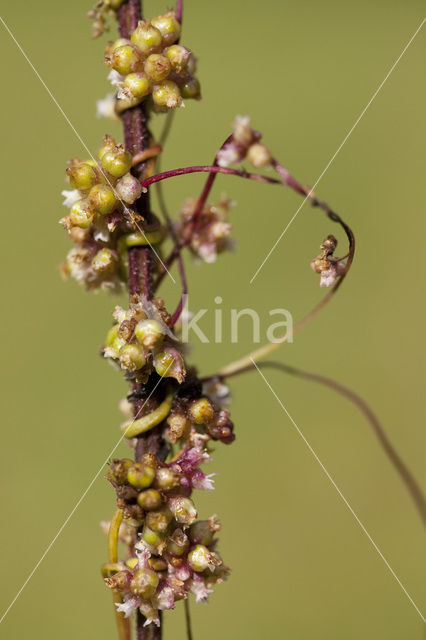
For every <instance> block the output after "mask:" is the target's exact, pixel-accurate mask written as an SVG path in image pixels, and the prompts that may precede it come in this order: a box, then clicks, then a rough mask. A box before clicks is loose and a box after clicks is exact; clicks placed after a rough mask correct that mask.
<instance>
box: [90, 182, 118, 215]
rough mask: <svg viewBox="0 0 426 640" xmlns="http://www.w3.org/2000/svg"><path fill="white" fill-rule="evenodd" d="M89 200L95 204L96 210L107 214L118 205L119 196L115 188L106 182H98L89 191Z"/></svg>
mask: <svg viewBox="0 0 426 640" xmlns="http://www.w3.org/2000/svg"><path fill="white" fill-rule="evenodd" d="M88 198H89V201H90V203H91V204H92V205H93V207H94V209H95V211H97V212H98V213H100V214H101V215H102V216H106V215H108V214H109V213H111V212H112V211H114V209H115V208H116V206H117V198H116V197H115V194H114V191H113V189H111V187H110V186H108V185H106V184H96V185H95V186H94V187H92V189H91V190H90V193H89V196H88Z"/></svg>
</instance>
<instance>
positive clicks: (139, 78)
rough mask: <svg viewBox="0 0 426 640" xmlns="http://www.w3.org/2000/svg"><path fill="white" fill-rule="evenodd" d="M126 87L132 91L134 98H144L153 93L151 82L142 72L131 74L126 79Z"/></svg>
mask: <svg viewBox="0 0 426 640" xmlns="http://www.w3.org/2000/svg"><path fill="white" fill-rule="evenodd" d="M123 84H124V87H125V88H126V89H128V91H130V93H131V94H132V96H133V97H134V98H144V97H145V96H147V95H148V94H149V93H150V91H151V82H150V80H149V78H148V76H147V75H146V73H143V72H142V71H139V72H138V73H129V74H128V75H127V76H126V77H125V79H124V83H123Z"/></svg>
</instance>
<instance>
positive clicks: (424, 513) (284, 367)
mask: <svg viewBox="0 0 426 640" xmlns="http://www.w3.org/2000/svg"><path fill="white" fill-rule="evenodd" d="M257 366H258V367H259V368H266V367H269V368H274V369H278V370H279V371H283V372H284V373H288V374H290V375H293V376H297V377H299V378H304V379H305V380H311V381H312V382H318V383H319V384H322V385H324V386H325V387H328V388H329V389H332V390H333V391H336V393H339V394H340V395H342V396H343V397H344V398H346V399H347V400H349V401H350V402H352V403H353V404H354V405H355V406H356V407H357V408H358V409H359V410H360V411H361V413H362V414H363V415H364V417H365V418H366V419H367V421H368V423H369V425H370V426H371V428H372V429H373V431H374V433H375V435H376V436H377V438H378V440H379V443H380V445H381V447H382V449H383V451H384V452H385V454H386V455H387V457H388V458H389V460H390V462H391V464H392V465H393V467H394V468H395V469H396V471H397V473H398V474H399V476H400V478H401V480H402V481H403V483H404V484H405V486H406V488H407V490H408V492H409V494H410V496H411V498H412V500H413V503H414V505H415V507H416V509H417V511H418V512H419V515H420V517H421V519H422V521H423V524H425V525H426V498H425V496H424V495H423V493H422V490H421V489H420V487H419V485H418V484H417V481H416V480H415V478H414V476H413V474H412V473H411V471H410V470H409V469H408V467H407V466H406V464H405V463H404V461H403V460H402V459H401V457H400V456H399V455H398V453H397V452H396V450H395V449H394V447H393V445H392V443H391V442H390V440H389V438H388V437H387V435H386V432H385V430H384V428H383V426H382V425H381V423H380V421H379V419H378V418H377V416H376V414H375V413H374V412H373V410H372V409H371V407H370V406H369V405H368V404H367V402H366V401H365V400H364V399H363V398H361V396H359V395H358V394H357V393H355V391H352V389H349V388H348V387H346V386H344V385H343V384H341V383H340V382H338V381H337V380H333V379H332V378H328V377H327V376H323V375H321V374H318V373H310V372H308V371H303V370H302V369H298V368H296V367H293V366H290V365H288V364H284V363H281V362H273V361H263V362H259V364H258V365H257ZM251 370H253V367H251V366H247V367H246V368H245V369H240V371H239V372H238V373H243V372H244V371H251ZM236 373H237V372H235V373H230V374H219V376H218V377H219V378H220V379H221V380H225V379H227V378H230V377H232V376H234V375H236Z"/></svg>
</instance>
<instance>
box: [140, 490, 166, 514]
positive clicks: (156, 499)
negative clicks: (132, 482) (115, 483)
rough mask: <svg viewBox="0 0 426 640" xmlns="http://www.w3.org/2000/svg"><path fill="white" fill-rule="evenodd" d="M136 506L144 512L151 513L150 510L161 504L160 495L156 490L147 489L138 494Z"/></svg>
mask: <svg viewBox="0 0 426 640" xmlns="http://www.w3.org/2000/svg"><path fill="white" fill-rule="evenodd" d="M137 500H138V505H139V506H140V507H142V509H145V511H151V510H152V509H158V507H160V506H161V503H162V502H163V500H162V498H161V494H160V492H159V491H157V490H156V489H147V490H146V491H141V492H140V493H139V494H138V498H137Z"/></svg>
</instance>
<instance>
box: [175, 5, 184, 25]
mask: <svg viewBox="0 0 426 640" xmlns="http://www.w3.org/2000/svg"><path fill="white" fill-rule="evenodd" d="M175 12H176V18H177V21H178V22H179V23H180V24H182V18H183V0H176V7H175Z"/></svg>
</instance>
